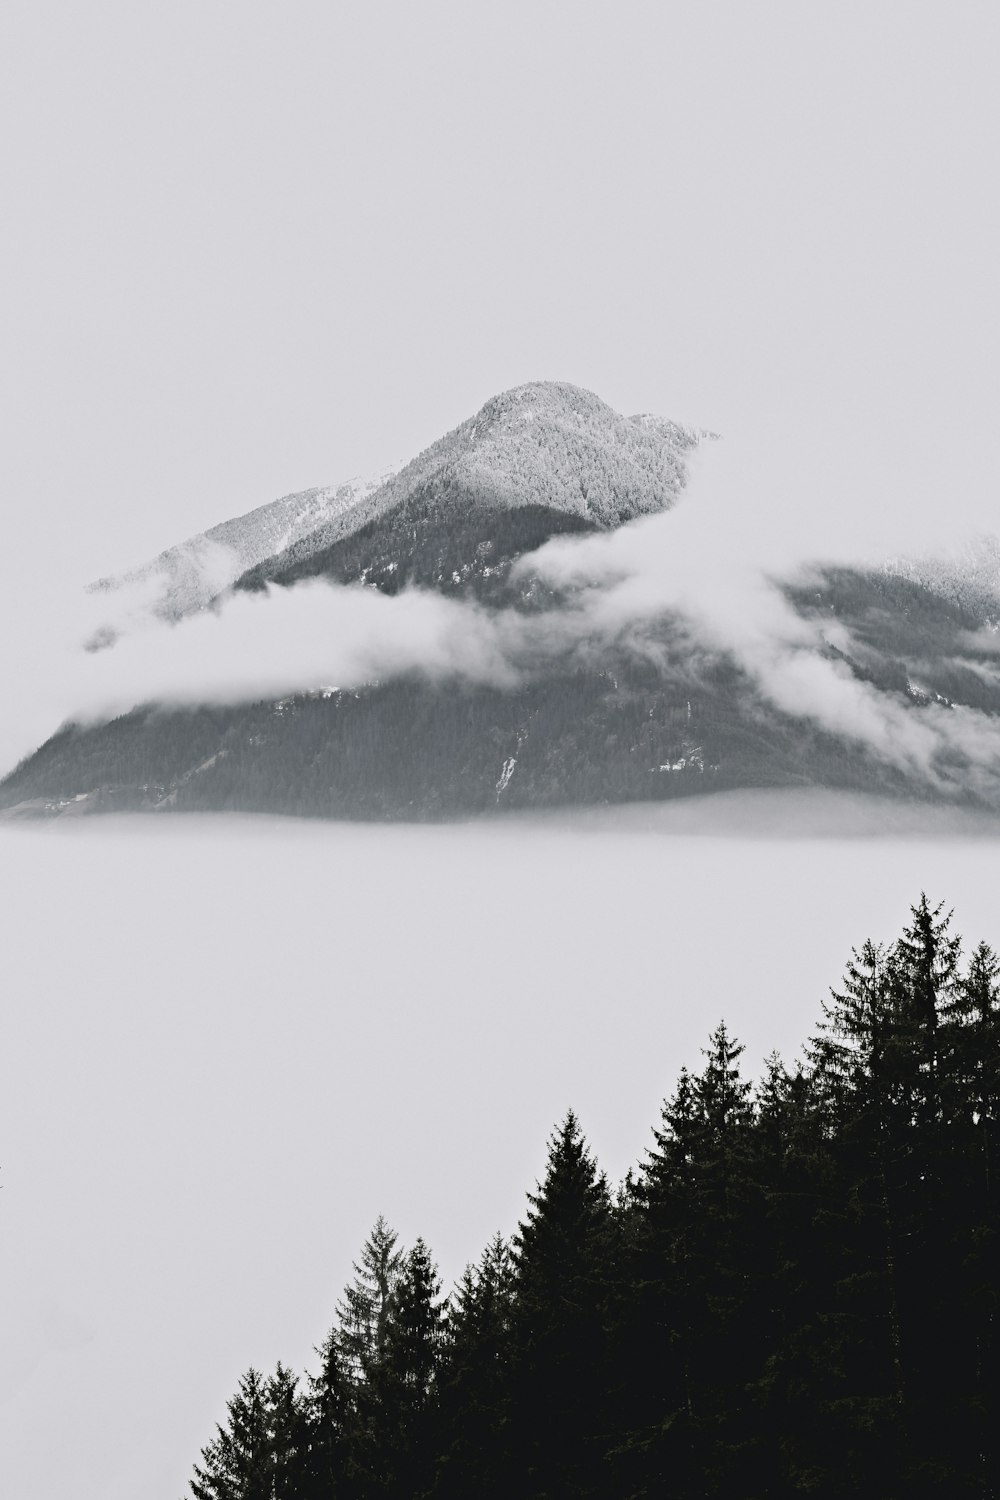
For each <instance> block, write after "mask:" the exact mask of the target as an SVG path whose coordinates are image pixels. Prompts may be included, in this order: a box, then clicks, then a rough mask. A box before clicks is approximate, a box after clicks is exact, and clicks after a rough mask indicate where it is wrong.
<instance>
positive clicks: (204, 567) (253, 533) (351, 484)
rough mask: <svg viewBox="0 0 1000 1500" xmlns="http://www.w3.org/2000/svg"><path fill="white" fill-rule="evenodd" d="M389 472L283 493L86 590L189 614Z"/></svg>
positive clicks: (172, 614)
mask: <svg viewBox="0 0 1000 1500" xmlns="http://www.w3.org/2000/svg"><path fill="white" fill-rule="evenodd" d="M393 473H395V468H387V469H383V470H382V471H381V472H380V473H378V474H376V475H373V476H372V477H370V478H364V479H348V480H345V481H344V482H343V483H341V484H334V485H326V486H324V487H322V488H316V489H309V490H301V491H299V492H298V493H297V494H293V495H283V496H282V497H281V499H279V500H272V501H271V502H270V503H269V504H267V505H260V506H258V507H257V509H256V510H251V511H248V512H247V513H246V514H245V515H242V516H234V517H233V518H232V519H230V520H228V521H222V522H220V523H219V524H218V525H217V526H212V527H210V528H209V530H208V531H204V532H201V533H200V534H199V535H198V536H193V537H189V538H188V539H187V541H184V542H180V543H179V544H178V545H177V546H174V547H168V548H167V549H166V550H165V551H164V552H161V553H160V555H159V556H158V557H155V558H153V559H152V561H150V562H148V563H145V564H143V565H142V566H141V567H138V568H133V569H131V570H129V571H128V572H126V573H119V574H118V575H116V576H115V577H112V578H100V579H98V580H97V582H96V583H92V584H90V585H89V586H88V590H87V592H88V593H91V594H107V595H112V596H114V595H119V594H122V593H123V592H125V591H127V592H128V594H129V595H130V596H131V597H134V598H135V599H137V600H138V601H140V603H141V606H142V608H143V609H144V610H148V611H151V612H153V613H155V614H159V615H162V616H164V617H166V618H170V619H175V618H177V617H179V616H180V615H184V614H189V613H190V612H191V611H193V610H196V609H200V608H201V607H202V606H203V605H205V604H207V603H208V602H209V601H210V600H212V599H214V598H216V597H217V595H218V594H220V593H222V592H223V590H225V589H227V588H228V587H229V585H230V584H231V583H233V582H234V581H235V579H237V578H238V577H239V576H240V574H241V573H244V572H246V570H247V569H248V568H252V567H254V566H255V565H256V564H257V563H259V562H261V561H263V559H264V558H267V557H270V556H272V555H273V554H274V553H275V552H281V551H283V550H284V549H285V548H287V547H290V546H292V545H294V544H295V543H296V542H297V541H298V540H299V539H300V538H302V537H304V536H308V535H309V534H310V533H311V532H313V531H315V530H316V528H317V527H318V526H322V525H324V524H328V523H330V522H331V521H332V520H333V519H334V518H339V517H341V516H344V515H346V514H347V513H348V512H350V511H351V510H352V508H353V507H355V506H357V505H359V504H360V503H361V502H362V501H363V500H365V499H366V498H367V497H368V496H369V495H370V494H371V493H372V492H373V491H374V490H377V489H378V488H379V487H380V486H382V485H383V484H384V483H385V481H386V480H387V479H388V478H389V477H390V476H391V475H392V474H393Z"/></svg>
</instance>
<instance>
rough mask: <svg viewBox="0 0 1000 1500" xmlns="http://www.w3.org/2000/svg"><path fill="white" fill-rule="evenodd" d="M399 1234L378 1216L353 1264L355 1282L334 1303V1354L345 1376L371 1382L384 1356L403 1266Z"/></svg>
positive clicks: (357, 1380)
mask: <svg viewBox="0 0 1000 1500" xmlns="http://www.w3.org/2000/svg"><path fill="white" fill-rule="evenodd" d="M397 1240H398V1235H397V1234H396V1232H395V1230H393V1229H390V1228H389V1225H388V1224H387V1223H386V1221H385V1219H384V1218H383V1217H382V1215H381V1214H379V1216H378V1218H377V1219H376V1221H375V1225H374V1228H373V1229H372V1232H371V1234H370V1235H369V1236H368V1239H367V1240H366V1241H365V1243H364V1246H363V1247H362V1250H361V1257H360V1259H359V1260H358V1261H356V1262H355V1263H354V1280H353V1281H352V1282H351V1284H350V1285H349V1286H348V1287H347V1288H346V1289H345V1291H344V1295H343V1298H342V1299H341V1301H340V1302H339V1303H338V1304H337V1327H336V1332H335V1339H336V1347H337V1354H338V1356H339V1362H340V1365H341V1367H342V1369H343V1371H344V1372H345V1374H346V1375H347V1377H348V1378H349V1379H351V1380H353V1381H355V1382H356V1383H358V1382H362V1381H365V1380H368V1379H371V1378H372V1376H373V1375H374V1374H375V1373H376V1372H377V1371H378V1370H379V1369H380V1367H381V1365H382V1360H383V1357H384V1353H385V1339H386V1331H387V1329H388V1325H389V1310H390V1307H391V1305H392V1298H393V1293H394V1292H395V1290H396V1284H397V1282H398V1280H399V1276H400V1271H401V1268H402V1264H403V1252H402V1251H401V1250H399V1249H397V1248H396V1246H397Z"/></svg>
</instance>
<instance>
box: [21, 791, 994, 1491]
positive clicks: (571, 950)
mask: <svg viewBox="0 0 1000 1500" xmlns="http://www.w3.org/2000/svg"><path fill="white" fill-rule="evenodd" d="M0 878H2V889H3V908H2V919H3V931H2V942H0V962H2V985H3V1002H4V1009H3V1017H4V1026H3V1039H2V1045H0V1072H2V1079H0V1181H2V1185H3V1190H2V1192H0V1286H2V1289H3V1291H2V1298H0V1305H2V1318H0V1324H2V1326H0V1453H2V1454H3V1459H2V1465H3V1473H4V1488H5V1492H6V1493H9V1494H11V1495H17V1496H18V1497H19V1500H34V1497H37V1500H52V1497H53V1496H57V1495H68V1494H70V1493H72V1495H73V1496H74V1500H98V1497H99V1500H136V1497H137V1496H142V1497H143V1500H177V1497H178V1496H179V1495H180V1494H181V1493H182V1491H184V1490H185V1488H186V1482H187V1478H188V1476H189V1474H190V1467H191V1463H192V1461H193V1460H194V1459H195V1458H196V1457H197V1456H198V1452H199V1449H200V1447H201V1446H202V1445H203V1444H204V1443H205V1442H206V1441H207V1440H208V1439H209V1438H210V1437H211V1435H212V1432H213V1424H214V1422H215V1420H216V1419H217V1418H219V1417H221V1416H222V1415H223V1413H224V1403H225V1400H226V1398H227V1396H229V1395H230V1394H231V1393H232V1391H233V1389H234V1387H235V1384H236V1381H237V1379H238V1377H239V1375H240V1373H241V1372H242V1371H243V1370H244V1369H246V1367H247V1366H248V1365H250V1364H251V1363H253V1364H256V1365H257V1366H258V1367H262V1368H264V1369H267V1368H269V1367H272V1366H273V1364H274V1362H275V1361H276V1360H277V1359H278V1358H281V1359H283V1360H284V1361H285V1362H286V1363H290V1364H291V1365H292V1366H293V1367H294V1368H297V1369H301V1368H302V1367H303V1366H304V1365H306V1364H308V1363H310V1361H311V1351H312V1348H313V1346H314V1345H315V1344H316V1343H318V1342H319V1341H320V1340H321V1339H322V1337H323V1336H324V1334H325V1332H326V1330H327V1328H328V1326H329V1324H330V1323H331V1321H332V1319H333V1315H334V1306H335V1303H336V1300H337V1298H338V1296H339V1294H340V1292H341V1290H342V1288H343V1285H344V1283H345V1281H346V1280H347V1279H348V1277H349V1275H350V1268H351V1261H352V1259H353V1258H354V1257H355V1256H356V1254H357V1252H358V1249H359V1247H360V1245H361V1243H362V1241H363V1240H364V1238H365V1236H366V1234H367V1232H368V1230H369V1229H370V1227H371V1224H372V1222H373V1220H374V1219H375V1217H376V1216H377V1215H378V1214H379V1213H384V1214H385V1215H386V1216H387V1218H388V1219H389V1220H390V1222H391V1223H392V1224H393V1225H394V1226H395V1227H396V1228H397V1229H398V1230H399V1233H400V1236H401V1239H402V1240H403V1241H404V1242H412V1240H413V1239H414V1238H415V1237H416V1236H417V1235H418V1234H422V1235H423V1236H424V1237H425V1239H426V1240H427V1241H428V1242H429V1243H430V1245H431V1247H432V1249H433V1250H434V1252H435V1253H436V1255H437V1258H438V1260H439V1263H440V1266H441V1270H442V1274H443V1275H444V1277H445V1280H446V1282H450V1281H451V1280H452V1279H453V1278H454V1277H455V1276H456V1275H457V1273H458V1272H459V1271H460V1270H461V1267H462V1265H463V1264H464V1263H465V1261H466V1260H468V1259H472V1258H474V1257H476V1256H477V1255H478V1253H479V1251H480V1250H481V1248H482V1247H483V1246H484V1244H485V1243H486V1241H487V1239H488V1238H489V1236H490V1235H491V1234H492V1233H493V1231H494V1230H496V1229H500V1230H502V1231H504V1232H509V1231H510V1230H512V1229H513V1227H514V1226H515V1224H516V1222H517V1219H518V1216H519V1215H520V1214H521V1213H522V1212H523V1208H524V1194H525V1191H526V1190H527V1189H528V1188H530V1187H531V1186H532V1185H533V1183H534V1181H535V1179H536V1178H537V1176H538V1175H539V1173H540V1172H541V1170H542V1167H543V1163H544V1157H545V1142H546V1137H547V1135H548V1133H549V1131H550V1129H551V1127H552V1126H553V1125H554V1124H555V1122H556V1121H557V1120H559V1119H560V1118H561V1116H562V1115H563V1114H564V1113H565V1110H566V1109H567V1107H568V1106H570V1105H572V1107H573V1108H574V1109H575V1110H576V1111H577V1113H578V1114H579V1115H580V1117H581V1120H582V1123H583V1126H584V1129H585V1131H586V1133H587V1135H588V1138H589V1140H590V1142H591V1144H592V1146H593V1148H594V1150H595V1151H596V1153H597V1155H598V1157H599V1159H600V1161H601V1163H602V1164H603V1166H604V1167H605V1168H606V1170H607V1171H608V1173H609V1175H610V1176H611V1177H612V1178H613V1179H617V1178H620V1177H621V1176H622V1175H623V1174H624V1172H625V1171H626V1169H627V1168H628V1167H629V1165H631V1164H633V1163H634V1162H636V1161H637V1160H638V1159H639V1158H640V1156H641V1154H642V1152H643V1150H644V1148H645V1147H646V1145H647V1144H648V1142H649V1141H650V1139H651V1137H650V1128H651V1126H652V1124H653V1123H654V1121H655V1120H656V1119H657V1117H658V1112H659V1107H660V1103H661V1100H662V1097H663V1095H664V1094H665V1093H667V1092H668V1091H670V1090H671V1089H672V1087H673V1084H674V1081H675V1078H676V1075H677V1071H678V1069H679V1068H680V1067H681V1065H682V1064H684V1063H687V1064H689V1065H692V1066H695V1067H697V1066H698V1064H699V1060H700V1059H699V1048H700V1047H701V1046H702V1045H703V1043H704V1040H705V1038H706V1036H707V1033H708V1031H709V1029H710V1028H711V1027H713V1026H714V1025H715V1024H716V1023H717V1022H718V1020H719V1019H720V1017H723V1016H725V1017H726V1019H727V1020H728V1021H729V1022H730V1024H731V1027H732V1028H733V1029H734V1030H735V1032H736V1033H737V1035H738V1036H739V1037H740V1038H742V1039H743V1040H744V1041H745V1043H746V1046H747V1052H746V1060H747V1062H748V1065H749V1067H750V1070H751V1071H753V1072H755V1071H756V1070H757V1068H758V1066H759V1063H760V1060H761V1058H762V1056H763V1055H764V1054H765V1053H766V1052H768V1051H769V1050H770V1049H771V1048H773V1047H777V1048H779V1049H780V1050H781V1051H782V1052H783V1053H784V1054H786V1056H787V1057H789V1058H792V1057H794V1055H795V1054H796V1052H797V1050H798V1049H799V1047H800V1045H801V1043H802V1041H803V1040H804V1038H805V1037H806V1036H807V1035H808V1034H809V1033H810V1031H811V1030H812V1028H813V1027H814V1024H815V1022H816V1019H817V1016H818V1014H819V1005H820V1000H821V998H822V996H823V995H824V994H825V992H826V989H827V987H828V986H829V985H831V984H834V983H836V981H837V980H838V978H839V976H840V975H841V973H842V971H843V965H844V961H845V959H846V958H847V957H848V954H849V952H850V948H851V946H852V945H853V944H859V943H861V942H862V941H863V940H864V939H865V938H866V937H869V936H870V937H873V938H886V939H888V938H892V937H894V936H896V935H897V934H898V932H899V930H900V928H901V926H902V924H903V922H904V920H905V919H906V916H907V912H908V907H909V904H910V903H911V902H912V901H914V900H916V898H917V896H918V894H919V892H920V891H921V889H926V890H927V892H928V895H929V896H931V897H932V898H933V899H937V898H944V899H946V900H947V901H948V902H949V903H950V904H951V905H953V906H954V907H955V909H956V924H957V926H958V929H959V930H960V931H961V932H963V933H964V934H965V935H966V937H967V939H968V940H969V941H970V943H971V941H974V940H978V939H979V938H980V937H985V938H987V939H988V940H990V941H992V942H993V943H995V944H1000V910H998V909H997V903H996V897H995V893H996V891H997V889H998V888H1000V832H998V829H997V825H995V824H993V825H987V824H985V823H984V822H983V821H982V820H980V819H977V818H976V817H974V816H973V815H969V814H965V815H960V814H946V813H943V812H941V811H931V810H928V809H909V810H908V809H901V808H899V807H888V806H885V805H880V804H877V803H872V802H866V801H860V800H856V799H849V798H845V797H839V796H833V795H828V794H817V795H814V796H808V795H805V794H800V795H791V796H789V795H778V794H775V795H770V796H766V795H765V796H742V795H739V796H731V797H725V798H723V797H717V798H714V799H711V800H710V801H708V802H705V803H701V802H698V803H695V802H689V803H685V804H681V805H678V806H675V807H672V808H657V809H650V808H630V809H623V810H619V811H617V812H614V813H596V814H587V815H583V816H578V817H569V816H565V815H562V816H552V817H549V818H541V819H524V820H519V821H517V822H507V823H504V824H494V825H485V826H484V825H466V826H454V827H419V828H417V827H370V826H364V827H363V826H345V825H336V824H333V825H322V824H305V823H294V822H285V821H279V820H253V819H245V820H243V819H214V820H202V819H197V820H195V819H190V820H186V819H166V820H162V821H152V820H114V819H108V820H93V821H86V820H81V821H79V822H77V823H72V824H71V823H68V822H64V823H60V824H52V825H46V826H31V827H26V826H19V825H7V826H4V827H3V828H0Z"/></svg>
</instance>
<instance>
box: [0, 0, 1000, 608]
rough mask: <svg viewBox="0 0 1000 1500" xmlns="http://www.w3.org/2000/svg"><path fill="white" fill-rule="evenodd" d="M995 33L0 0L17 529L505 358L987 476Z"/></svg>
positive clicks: (130, 495) (874, 15) (70, 573)
mask: <svg viewBox="0 0 1000 1500" xmlns="http://www.w3.org/2000/svg"><path fill="white" fill-rule="evenodd" d="M998 41H1000V11H998V10H997V8H996V6H994V5H992V4H988V3H985V4H979V3H968V0H966V3H963V0H957V3H956V0H951V3H948V4H944V3H936V4H927V3H924V0H907V3H906V4H905V5H903V4H901V3H892V4H887V3H879V0H876V3H872V0H863V3H858V4H854V3H850V0H844V3H839V4H837V5H836V6H832V5H831V6H819V5H811V6H804V5H802V4H800V3H797V0H794V3H787V4H782V3H750V4H743V3H729V4H725V3H709V4H705V3H703V0H698V3H693V4H677V3H669V0H656V3H653V4H648V5H645V4H623V5H619V6H615V7H611V6H604V5H594V4H586V3H584V4H580V3H572V4H559V3H546V4H543V5H537V4H531V5H528V4H522V3H518V0H513V3H508V4H506V5H504V6H501V7H492V6H491V7H487V6H464V5H458V4H450V3H449V4H441V3H438V4H434V3H431V4H428V5H422V6H420V7H413V6H405V5H402V4H383V5H360V4H358V5H351V4H340V5H337V6H331V5H329V4H327V3H325V0H323V3H308V0H303V3H296V4H293V5H278V4H262V3H260V0H242V3H240V4H239V5H237V4H219V3H214V4H208V5H206V4H204V3H203V0H197V3H185V0H177V3H174V4H172V5H170V6H168V7H156V6H136V5H134V4H131V3H129V0H120V3H112V0H94V3H93V4H89V5H87V6H79V5H74V4H71V3H57V4H52V3H46V0H8V3H7V5H5V7H4V13H3V18H2V21H0V57H2V59H3V62H2V67H3V73H4V76H3V79H2V88H0V139H2V140H3V141H4V143H5V144H4V169H3V183H2V190H3V201H4V205H5V210H4V214H5V224H6V232H5V235H4V237H3V245H2V248H0V272H2V282H0V284H2V286H3V288H4V313H3V341H2V343H3V356H2V357H3V365H2V368H3V376H2V380H3V385H2V400H3V409H4V413H5V417H6V424H5V425H6V427H7V435H6V439H5V452H4V457H5V462H4V466H3V480H2V483H3V504H4V509H5V512H6V510H7V509H8V507H9V509H10V512H11V514H12V516H13V519H14V525H15V538H14V540H15V544H16V547H17V555H18V557H19V558H22V557H27V558H29V559H30V567H29V568H28V569H27V570H26V571H27V572H28V573H29V575H30V576H32V578H33V577H34V574H35V572H36V568H38V567H43V568H48V569H51V568H53V567H54V566H57V567H58V569H59V571H60V573H61V574H63V575H65V576H66V577H67V579H68V578H78V577H79V578H83V579H87V578H89V577H92V576H96V575H98V574H101V573H107V572H109V571H112V570H114V569H115V568H117V567H119V566H123V565H126V564H128V563H131V562H135V561H141V560H143V559H144V558H146V557H147V556H149V555H151V554H153V553H155V552H156V551H158V550H159V549H160V548H161V547H162V546H164V545H166V544H168V543H170V542H173V541H175V540H177V539H179V538H180V537H181V536H184V535H186V534H188V533H189V532H191V531H195V530H200V529H201V528H203V527H204V526H205V525H206V524H209V523H211V522H214V521H216V520H219V519H222V518H223V517H226V516H228V515H232V514H234V513H237V512H239V511H241V510H244V509H247V508H249V507H250V506H253V505H256V504H259V503H262V502H264V501H266V500H269V499H272V498H273V497H275V496H276V495H278V494H282V493H285V492H287V491H289V490H293V489H296V488H302V487H304V486H307V485H310V484H316V483H322V482H326V481H328V480H332V479H335V478H338V477H340V476H342V475H346V474H351V473H353V472H358V471H361V472H364V471H366V470H369V469H372V468H376V467H378V466H380V465H382V464H384V463H385V462H387V461H390V460H393V459H396V458H407V457H409V456H411V455H412V454H413V453H415V452H416V451H417V450H418V449H420V448H422V447H424V446H426V444H427V443H429V442H430V441H432V440H433V439H434V438H436V437H437V436H439V435H440V434H441V432H443V431H444V430H446V429H448V428H449V427H451V426H453V425H455V424H456V423H457V422H458V421H459V420H461V419H463V418H464V417H465V416H467V415H469V414H470V413H471V412H472V411H473V410H474V409H475V408H476V407H477V406H478V405H479V404H480V403H481V402H482V401H483V400H485V399H486V398H487V397H488V396H490V395H491V394H493V393H494V392H496V391H497V390H499V389H502V388H504V387H506V386H509V385H512V384H516V383H519V382H521V381H523V380H526V379H535V378H559V379H568V380H571V381H573V382H575V383H576V384H580V385H584V386H587V387H590V388H592V389H594V390H596V391H597V392H598V393H599V394H600V395H601V396H603V397H604V398H605V399H606V400H607V401H609V402H610V403H611V404H612V405H613V406H614V407H616V408H617V409H619V410H623V411H635V410H654V411H659V412H662V413H663V414H665V415H672V416H675V417H678V418H681V419H688V420H691V421H693V422H696V423H700V424H706V425H710V426H713V427H715V428H716V429H717V430H719V431H722V432H724V433H726V435H727V437H729V438H730V439H740V438H742V437H743V436H744V435H745V434H746V435H751V436H752V438H753V441H754V442H755V443H757V444H758V445H760V446H768V447H769V446H770V444H771V443H772V442H775V445H776V447H777V449H778V452H776V453H772V455H771V458H770V462H769V470H770V472H772V473H774V472H775V465H777V466H778V471H779V472H781V471H782V470H783V468H789V465H790V459H789V457H788V455H787V453H785V456H784V457H782V456H781V453H782V451H783V450H787V449H792V450H794V451H795V453H796V454H797V455H799V457H800V460H801V462H802V464H803V465H805V466H806V467H808V468H810V471H811V473H812V476H813V477H814V478H816V477H819V476H817V473H816V471H817V467H819V469H820V471H821V474H822V472H823V471H825V470H826V468H827V465H828V464H829V463H831V462H832V463H833V464H834V465H835V466H836V465H841V464H843V463H844V459H843V456H842V455H841V456H840V457H839V458H838V457H837V455H836V453H835V452H834V450H835V449H836V448H837V447H838V445H839V446H841V447H842V448H843V447H844V446H845V445H846V447H847V449H848V450H849V452H850V455H851V460H850V463H849V465H847V466H846V471H845V472H846V473H849V474H850V475H852V476H853V477H854V478H855V480H856V481H857V482H858V484H859V485H860V486H861V488H862V491H863V492H866V491H867V490H868V480H869V479H870V477H871V475H872V473H873V471H877V475H878V479H879V480H880V481H883V483H882V484H881V485H880V486H879V487H877V494H878V503H879V504H880V505H887V506H893V507H895V508H896V509H898V510H899V512H900V515H901V517H905V515H906V511H907V506H908V505H912V503H913V501H912V496H909V495H908V494H907V489H908V488H911V487H912V486H911V485H910V486H908V484H907V479H906V476H905V475H904V476H903V478H902V479H901V478H900V474H899V463H900V459H901V453H900V450H901V449H902V450H904V451H905V452H906V453H908V454H909V455H910V462H911V467H912V468H913V469H914V470H915V471H916V472H917V473H923V472H925V470H926V467H927V466H928V465H929V466H930V468H931V471H932V473H933V474H934V475H938V474H941V473H946V474H948V475H949V476H951V478H952V481H953V482H954V483H953V488H960V487H968V486H971V487H972V488H977V487H980V486H985V487H987V488H989V490H990V492H991V495H992V493H993V491H994V488H995V466H994V465H993V463H992V452H993V446H994V437H993V433H994V406H995V397H996V392H997V389H998V384H1000V383H998V381H997V378H996V375H997V360H998V352H997V351H998V348H1000V340H998V338H997V333H998V326H997V325H998V299H1000V294H998V290H997V280H998V279H997V276H996V271H995V268H996V265H997V263H998V261H1000V243H998V212H1000V210H998V205H997V195H996V193H995V192H994V191H993V190H992V182H993V178H994V175H995V166H996V145H997V139H998V118H1000V102H998V91H997V89H996V87H995V82H996V69H997V62H998V45H997V44H998ZM945 456H947V457H946V461H944V460H945ZM789 472H791V470H790V468H789ZM931 488H932V489H933V486H931ZM795 498H796V504H799V505H801V504H806V505H808V504H809V500H808V496H807V495H803V494H797V495H796V497H795ZM937 499H938V502H940V497H939V496H938V497H937ZM789 503H791V502H789ZM844 503H848V502H847V501H846V500H845V502H844ZM858 503H861V504H868V503H870V496H869V498H868V499H866V498H865V494H864V493H863V494H862V497H861V500H860V501H859V502H858ZM39 553H41V556H39ZM17 571H18V572H20V571H21V570H20V568H18V569H17ZM8 587H9V580H8ZM26 591H27V592H29V593H30V588H29V589H27V590H26Z"/></svg>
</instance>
